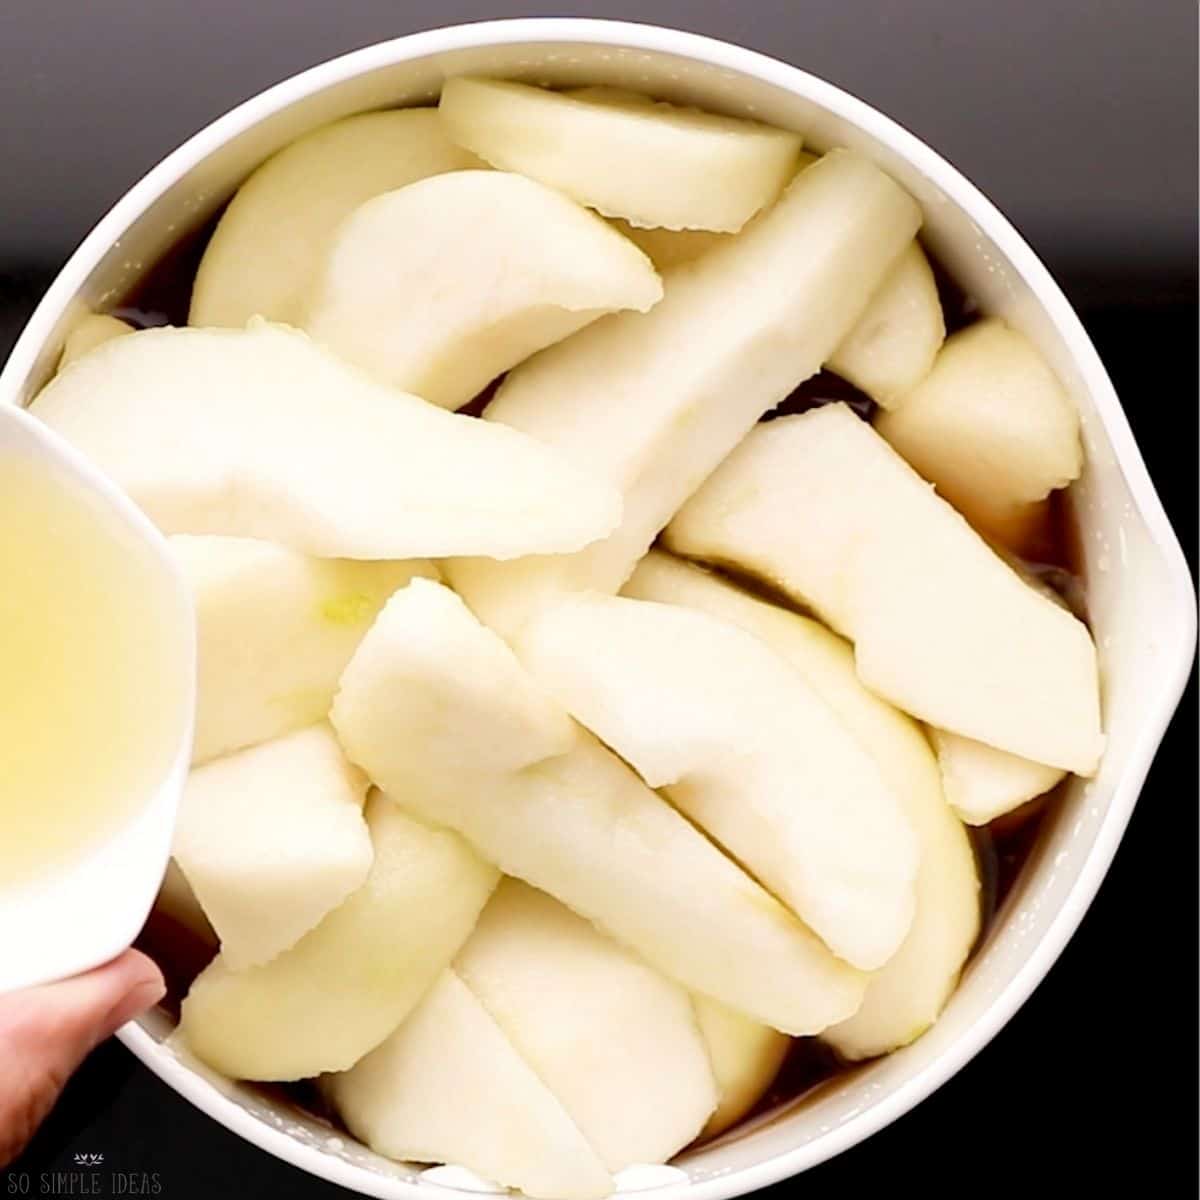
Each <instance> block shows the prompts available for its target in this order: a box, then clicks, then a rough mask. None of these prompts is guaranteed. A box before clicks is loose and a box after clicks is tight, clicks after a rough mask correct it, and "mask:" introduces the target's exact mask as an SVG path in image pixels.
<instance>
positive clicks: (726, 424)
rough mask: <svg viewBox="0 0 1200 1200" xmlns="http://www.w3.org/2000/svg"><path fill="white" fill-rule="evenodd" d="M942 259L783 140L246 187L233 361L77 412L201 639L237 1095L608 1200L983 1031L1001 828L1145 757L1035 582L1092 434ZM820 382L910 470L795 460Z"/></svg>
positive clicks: (187, 809) (588, 107) (314, 163)
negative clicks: (323, 1105) (933, 1041)
mask: <svg viewBox="0 0 1200 1200" xmlns="http://www.w3.org/2000/svg"><path fill="white" fill-rule="evenodd" d="M919 226H920V212H919V209H918V207H917V205H916V204H915V203H914V201H913V200H912V199H911V197H909V196H908V195H907V194H906V193H905V192H904V191H903V190H902V189H901V188H900V187H898V186H897V185H896V184H895V183H894V182H893V181H892V180H891V179H890V178H888V177H887V176H886V175H885V174H884V173H883V172H881V171H880V170H879V169H878V168H877V167H876V166H874V165H873V164H872V163H871V162H869V161H868V160H866V159H865V158H863V157H862V156H860V155H858V154H855V153H851V152H848V151H845V150H831V151H829V152H828V153H826V154H824V155H823V156H821V157H814V156H812V155H809V154H806V153H804V152H803V151H802V149H801V142H800V138H799V137H798V136H797V135H795V134H793V133H790V132H785V131H782V130H778V129H772V128H767V127H765V126H762V125H758V124H754V123H751V122H747V121H742V120H736V119H732V118H728V117H720V116H715V115H711V114H706V113H701V112H697V111H693V110H690V109H683V108H678V107H672V106H669V105H666V104H661V103H654V102H652V101H650V100H647V99H645V98H643V97H637V96H631V95H627V94H624V93H615V92H612V91H608V90H603V89H583V90H581V91H574V92H565V93H562V92H560V93H554V92H548V91H543V90H539V89H536V88H532V87H527V86H524V85H520V84H513V83H501V82H490V81H486V80H471V79H456V80H452V81H450V82H449V83H448V84H447V85H446V88H445V91H444V93H443V96H442V100H441V105H440V108H438V109H429V110H408V111H393V112H377V113H370V114H367V115H363V116H356V117H351V118H349V119H346V120H343V121H340V122H338V123H336V124H333V125H330V126H328V127H327V128H323V129H320V130H318V131H316V132H315V133H312V134H310V135H309V136H307V137H305V138H303V139H301V140H300V141H298V142H296V143H294V144H293V145H291V146H289V147H287V148H286V149H284V150H283V151H281V152H280V153H279V154H277V155H276V156H275V157H274V158H272V159H271V160H270V161H268V162H267V163H266V164H265V165H263V166H262V167H261V168H260V169H259V170H258V171H257V172H256V173H255V174H253V175H252V176H251V177H250V178H249V179H248V180H247V181H246V183H245V184H244V185H243V186H242V188H241V190H240V191H239V192H238V193H237V195H236V196H235V197H234V199H233V201H232V203H231V204H230V206H229V208H228V209H227V211H226V212H225V214H224V216H223V217H222V219H221V222H220V224H219V225H218V227H217V229H216V232H215V234H214V235H213V238H212V241H211V243H210V245H209V247H208V249H207V252H206V254H205V257H204V260H203V262H202V264H201V266H200V269H199V272H198V274H197V277H196V280H195V287H194V292H193V299H192V308H191V314H190V325H189V327H187V328H166V329H154V330H146V331H141V332H136V333H135V332H132V331H130V330H128V328H127V327H125V326H123V325H122V324H121V323H120V322H118V321H115V320H114V319H113V318H111V317H100V316H97V317H93V318H90V319H89V320H87V321H85V322H84V323H82V324H81V325H80V326H79V327H78V328H77V329H76V330H75V331H74V332H73V334H72V336H71V338H70V340H69V342H68V345H67V347H66V350H65V352H64V364H65V365H64V367H63V369H62V370H61V371H60V373H59V374H58V375H57V377H56V378H55V379H54V380H52V381H51V383H50V384H49V385H48V386H47V388H46V389H45V391H44V392H43V393H42V394H41V395H40V396H39V397H38V399H37V400H36V402H35V403H34V405H33V411H34V412H35V413H36V414H37V415H38V416H40V417H41V418H42V419H43V420H45V421H46V422H47V423H49V424H50V425H52V426H54V427H55V428H56V429H58V430H59V431H60V432H61V433H63V434H64V435H65V436H67V437H68V438H69V439H70V440H71V441H73V442H74V443H75V444H76V445H77V446H79V447H80V448H81V449H83V450H84V451H86V452H87V453H88V454H90V455H91V456H92V457H93V458H94V459H95V460H96V461H98V462H99V463H100V464H101V465H102V466H103V467H104V468H105V469H106V470H107V471H108V472H109V473H110V474H111V475H112V476H113V477H114V478H115V479H116V480H118V481H119V482H120V483H121V484H122V485H123V486H124V487H125V488H126V489H127V490H128V492H129V494H130V495H131V496H132V497H133V498H134V499H135V500H136V501H137V502H138V503H139V504H140V505H141V506H142V507H143V508H144V509H145V511H146V512H147V513H149V514H150V516H151V517H152V518H153V519H154V520H155V521H156V522H157V523H158V524H159V526H160V527H161V528H162V529H163V530H164V531H165V532H166V533H167V534H169V535H171V536H170V540H171V544H172V547H173V549H174V552H175V554H176V555H177V556H178V559H179V562H180V564H181V566H182V567H183V569H184V570H185V572H186V574H187V575H188V577H189V578H190V580H191V582H192V584H193V587H194V591H195V598H196V607H197V615H198V622H199V645H200V694H199V719H198V727H197V733H196V743H195V767H194V769H193V771H192V774H191V778H190V781H189V784H188V787H187V793H186V796H185V798H184V802H183V806H182V811H181V815H180V821H179V828H178V835H177V840H176V844H175V848H174V850H175V863H174V864H173V866H172V871H171V872H170V873H169V876H168V880H167V885H166V886H165V888H164V892H163V896H162V899H161V903H162V905H163V907H164V908H166V909H167V910H168V911H169V912H171V913H173V914H174V916H175V917H176V918H177V919H178V920H179V921H180V922H181V923H182V924H185V925H187V926H189V927H190V928H192V929H193V930H194V931H197V932H198V933H199V935H200V936H202V937H207V938H210V939H212V941H213V948H214V950H215V948H216V943H217V942H218V941H219V947H220V949H219V953H216V956H215V957H214V958H213V959H212V961H211V963H210V964H209V965H208V967H207V968H206V969H205V970H204V971H203V972H202V973H201V974H200V975H199V976H198V978H197V979H196V980H195V982H194V984H193V986H192V988H191V990H190V992H189V993H188V995H187V997H186V999H185V1001H184V1003H183V1010H182V1021H181V1029H180V1036H181V1038H182V1039H183V1040H184V1041H185V1042H186V1044H187V1046H188V1047H189V1048H190V1050H191V1051H192V1052H193V1053H194V1054H195V1055H197V1056H198V1057H199V1058H200V1059H202V1060H204V1062H206V1063H207V1064H208V1065H209V1066H211V1067H212V1068H215V1069H216V1070H218V1071H221V1072H224V1073H226V1074H227V1075H229V1076H231V1077H234V1078H239V1079H248V1080H298V1079H304V1078H314V1077H318V1078H320V1080H321V1086H322V1088H323V1089H324V1091H325V1094H326V1095H327V1096H328V1098H329V1100H330V1102H331V1104H332V1105H333V1106H334V1107H335V1108H336V1110H337V1112H338V1113H339V1114H340V1116H341V1118H342V1120H343V1121H344V1122H345V1124H346V1126H347V1127H348V1128H349V1129H350V1130H351V1131H352V1132H353V1133H354V1134H355V1135H356V1136H358V1137H359V1138H361V1139H362V1140H363V1141H364V1142H365V1143H367V1144H368V1145H369V1146H371V1147H373V1148H374V1149H376V1150H377V1151H379V1152H381V1153H382V1154H385V1155H388V1156H391V1157H393V1158H397V1159H403V1160H413V1161H417V1162H424V1163H451V1164H458V1165H461V1166H464V1167H466V1168H469V1169H471V1170H473V1171H475V1172H477V1173H478V1174H480V1175H482V1176H485V1177H487V1178H488V1179H490V1180H493V1181H496V1182H499V1183H501V1184H504V1185H507V1186H511V1187H515V1188H519V1189H521V1190H523V1191H524V1192H526V1193H527V1194H529V1195H531V1196H536V1197H554V1198H560V1200H576V1198H578V1200H588V1198H591V1197H599V1196H603V1195H605V1194H607V1193H608V1192H609V1191H611V1190H612V1189H613V1187H614V1186H615V1185H614V1177H617V1183H618V1184H619V1182H620V1179H619V1174H618V1173H619V1172H621V1171H622V1170H624V1169H626V1168H628V1167H630V1165H631V1164H644V1163H659V1162H664V1161H666V1160H668V1159H669V1158H670V1157H671V1156H672V1155H674V1154H675V1153H677V1152H678V1151H679V1150H680V1149H681V1148H683V1147H685V1146H687V1145H688V1144H690V1143H691V1142H692V1141H694V1140H695V1139H696V1138H697V1137H701V1136H703V1137H710V1136H713V1135H716V1134H719V1133H721V1132H722V1131H724V1130H726V1129H728V1128H729V1127H730V1126H731V1125H733V1124H734V1123H735V1122H737V1121H738V1120H739V1119H740V1118H741V1117H742V1116H743V1115H744V1114H745V1113H746V1112H747V1111H748V1110H749V1109H751V1108H752V1106H753V1105H754V1104H755V1103H756V1101H757V1100H758V1098H759V1097H760V1096H761V1095H762V1093H763V1092H764V1090H765V1089H766V1088H767V1086H768V1085H769V1083H770V1081H771V1079H772V1077H773V1076H774V1074H775V1072H776V1070H777V1069H778V1066H779V1064H780V1062H781V1060H782V1058H783V1056H784V1053H785V1051H786V1049H787V1047H788V1045H789V1038H791V1037H820V1038H823V1039H824V1040H825V1041H826V1042H827V1043H828V1044H829V1045H830V1046H832V1047H833V1048H834V1049H835V1050H836V1051H837V1052H838V1053H839V1054H841V1055H842V1056H844V1057H845V1058H846V1059H850V1060H854V1059H862V1058H867V1057H871V1056H874V1055H878V1054H883V1053H886V1052H887V1051H889V1050H892V1049H894V1048H896V1047H898V1046H902V1045H904V1044H906V1043H907V1042H910V1041H911V1040H912V1039H914V1038H916V1037H918V1036H919V1035H920V1034H921V1033H922V1031H923V1030H925V1029H927V1028H928V1027H929V1026H930V1025H931V1024H932V1023H933V1022H934V1021H935V1020H936V1018H937V1016H938V1013H939V1011H940V1010H941V1008H942V1006H943V1004H944V1003H945V1001H946V999H947V996H948V995H949V994H950V992H951V991H952V990H953V988H954V986H955V982H956V980H957V978H958V975H959V972H960V970H961V968H962V966H963V963H964V962H965V960H966V958H967V955H968V954H969V952H970V949H971V947H972V945H973V943H974V941H975V939H976V937H977V935H978V931H979V926H980V911H979V881H978V877H977V871H976V864H975V860H974V857H973V854H972V848H971V844H970V841H969V838H968V836H967V831H966V828H965V825H964V822H965V823H967V824H984V823H986V822H988V821H990V820H992V819H993V818H995V817H998V816H1000V815H1002V814H1005V813H1010V812H1012V811H1013V810H1016V809H1018V808H1020V807H1021V806H1022V805H1024V804H1025V803H1026V802H1027V801H1029V800H1030V799H1031V798H1033V797H1036V796H1039V795H1041V794H1042V793H1044V792H1046V791H1047V789H1049V788H1051V787H1052V786H1053V785H1054V784H1055V783H1056V782H1057V781H1058V780H1059V779H1060V778H1061V777H1062V776H1063V774H1064V773H1066V772H1075V773H1078V774H1081V775H1087V774H1090V773H1091V772H1093V771H1094V770H1095V768H1096V765H1097V761H1098V759H1099V756H1100V754H1101V751H1102V746H1103V741H1102V735H1101V730H1100V720H1099V699H1098V684H1097V668H1096V658H1095V651H1094V647H1093V645H1092V641H1091V639H1090V637H1089V635H1088V631H1087V629H1086V628H1085V627H1084V625H1083V624H1082V623H1081V622H1080V621H1079V620H1077V619H1076V617H1075V616H1073V615H1072V614H1071V613H1070V612H1069V611H1067V610H1066V609H1065V608H1064V607H1063V606H1062V605H1061V604H1060V603H1059V602H1058V601H1057V599H1056V597H1055V596H1054V595H1053V594H1050V593H1048V592H1046V591H1045V590H1044V589H1042V588H1041V587H1039V585H1038V584H1037V582H1036V581H1035V580H1034V579H1032V578H1031V577H1027V576H1026V575H1024V574H1023V573H1022V569H1021V566H1020V562H1019V560H1018V559H1017V558H1015V557H1014V556H1013V555H1014V552H1019V551H1020V549H1021V547H1022V544H1023V539H1025V538H1026V537H1027V536H1028V533H1029V531H1030V530H1031V529H1034V528H1036V527H1037V525H1038V523H1039V522H1040V521H1041V520H1042V519H1043V518H1044V516H1045V512H1046V506H1047V497H1048V496H1049V494H1050V493H1051V492H1052V491H1053V490H1054V489H1057V488H1062V487H1065V486H1066V485H1068V484H1069V483H1070V482H1071V480H1073V479H1074V478H1076V477H1077V476H1078V474H1079V472H1080V469H1081V465H1082V461H1081V460H1082V455H1081V447H1080V433H1079V420H1078V416H1077V414H1076V412H1075V410H1074V408H1073V406H1072V404H1071V403H1070V401H1069V399H1068V398H1067V396H1066V395H1065V394H1064V392H1063V389H1062V388H1061V386H1060V385H1059V383H1058V381H1057V380H1056V379H1055V377H1054V375H1053V374H1052V373H1051V372H1050V370H1049V369H1048V368H1047V367H1046V365H1045V364H1044V363H1043V361H1042V360H1041V358H1040V356H1039V354H1038V353H1037V351H1036V350H1035V349H1034V348H1033V347H1032V346H1031V345H1030V344H1029V342H1028V341H1027V340H1026V339H1025V338H1024V337H1023V336H1021V335H1020V334H1019V333H1017V332H1015V331H1013V330H1012V329H1009V328H1007V327H1006V326H1005V325H1003V324H1002V323H1000V322H998V321H996V320H982V321H980V322H978V323H977V324H975V325H973V326H971V327H969V328H967V329H965V330H964V331H962V332H961V333H958V334H956V335H954V336H953V337H951V338H949V339H948V340H947V339H946V338H945V328H944V323H943V317H942V312H941V309H940V306H939V301H938V294H937V290H936V288H935V286H934V280H933V276H932V274H931V272H930V268H929V264H928V263H927V261H926V259H925V256H924V254H923V253H922V250H921V248H920V245H919V243H918V242H917V241H916V240H915V237H916V234H917V232H918V228H919ZM117 335H120V336H117ZM943 343H944V344H943ZM823 366H828V367H829V368H831V369H833V370H835V371H837V372H838V373H839V374H841V375H843V376H844V377H846V378H847V379H849V380H851V381H853V382H854V383H855V384H856V385H857V386H858V387H859V388H861V389H863V390H864V391H866V392H867V393H869V394H870V396H871V397H872V398H873V399H874V400H875V401H876V403H877V406H878V418H877V420H876V421H875V424H874V426H872V425H870V424H868V423H866V422H864V421H862V420H860V419H859V418H858V417H856V416H855V415H853V414H852V413H851V412H850V411H849V410H848V409H847V408H846V407H845V406H843V405H836V404H835V405H828V406H825V407H822V408H819V409H816V410H813V411H810V412H807V413H804V414H802V415H797V416H788V417H782V418H779V419H777V420H774V421H771V422H769V423H760V421H761V419H762V418H763V417H764V415H766V414H768V413H769V412H770V411H771V410H772V409H773V408H774V407H775V406H777V405H778V404H779V403H780V401H782V400H783V399H784V398H785V397H786V396H787V395H788V394H789V393H790V392H791V391H792V390H793V389H794V388H795V387H796V386H797V384H798V383H800V382H801V381H802V380H804V379H806V378H807V377H809V376H811V375H813V374H814V373H815V372H817V371H818V370H819V369H821V368H822V367H823ZM506 372H507V374H505V373H506ZM501 375H504V379H503V382H502V384H501V385H500V387H499V390H498V391H497V392H496V394H495V396H494V398H493V399H491V401H490V403H488V404H487V407H486V409H485V410H484V412H483V419H482V420H480V419H478V418H476V417H474V416H468V415H464V414H461V413H458V412H456V411H455V410H457V409H459V408H462V407H463V406H465V405H466V404H468V402H470V401H471V400H472V399H473V398H474V397H475V396H476V394H477V393H478V392H479V391H480V389H481V388H484V387H485V386H486V385H488V384H490V383H491V382H492V381H493V380H495V379H496V378H497V377H498V376H501ZM931 485H933V486H931ZM656 542H657V546H658V548H655V549H652V546H653V545H655V544H656ZM702 564H709V565H711V564H716V565H719V566H721V567H724V568H727V569H728V570H729V572H730V573H731V574H732V575H734V576H740V577H743V578H746V577H756V578H758V579H760V580H765V581H767V582H768V583H769V584H770V586H771V589H772V593H773V594H774V595H776V596H779V597H786V599H787V600H789V601H791V602H793V604H794V606H795V607H784V606H782V605H776V604H773V603H768V602H767V601H765V600H763V599H761V598H759V596H758V594H752V593H751V592H748V591H745V590H743V589H742V588H741V587H739V586H737V585H736V584H735V583H733V582H730V575H728V574H727V575H721V574H716V573H713V572H712V571H711V570H710V569H709V566H706V565H702ZM801 610H803V612H805V613H807V614H810V615H801Z"/></svg>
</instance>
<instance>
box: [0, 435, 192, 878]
mask: <svg viewBox="0 0 1200 1200" xmlns="http://www.w3.org/2000/svg"><path fill="white" fill-rule="evenodd" d="M169 587H170V583H169V580H168V579H167V578H166V577H164V573H163V570H162V567H161V564H159V563H158V562H157V561H156V559H155V557H154V553H153V550H152V548H151V547H150V546H149V545H147V544H145V542H144V541H143V539H142V538H140V537H139V535H138V533H137V531H136V530H135V529H133V528H132V527H130V526H128V525H126V524H125V523H124V522H122V521H121V520H120V519H119V517H118V516H117V515H116V514H115V513H113V512H112V511H111V507H110V505H108V504H106V503H105V501H104V500H103V499H102V498H101V497H100V496H99V495H98V494H97V493H95V492H93V491H92V490H90V489H89V488H88V487H87V486H86V485H85V484H84V483H82V482H81V481H79V480H77V479H75V478H74V477H73V476H72V475H71V474H70V473H69V472H68V471H67V470H66V469H65V467H63V466H61V465H59V464H57V463H55V462H53V461H48V460H47V458H46V457H43V456H41V455H37V454H34V453H32V452H29V451H26V450H24V449H22V447H21V446H20V445H17V446H15V447H6V446H3V445H0V685H2V686H0V890H3V889H7V888H9V887H12V886H14V885H21V884H25V883H28V882H30V881H31V880H35V879H37V878H39V877H41V876H44V875H47V874H49V873H51V872H54V873H57V872H58V871H60V870H62V869H64V868H67V867H69V866H70V865H71V864H72V863H73V862H75V861H77V860H78V859H79V858H80V857H81V856H83V855H85V854H86V853H87V852H88V851H89V850H90V849H92V848H93V847H95V846H97V845H99V844H100V843H101V842H102V841H103V840H104V839H105V838H106V837H107V836H109V835H111V834H113V833H114V832H116V831H117V830H119V829H120V828H121V827H122V825H123V824H124V823H125V822H127V821H129V820H130V819H131V818H132V817H133V816H134V815H135V814H136V813H137V812H138V811H139V809H140V808H141V807H142V806H143V805H145V804H147V803H148V802H149V801H150V799H151V798H152V796H153V794H154V791H155V789H156V787H157V785H158V784H159V783H160V781H161V780H162V778H163V776H164V775H165V774H166V772H167V771H168V769H169V767H170V765H171V762H172V760H173V758H174V757H175V755H176V754H177V753H178V750H179V746H178V740H179V730H180V728H181V713H182V711H183V707H184V705H185V704H186V696H185V694H184V690H185V689H184V686H183V683H184V681H185V680H186V678H187V671H186V664H185V663H184V661H183V658H182V655H183V653H184V647H183V646H181V644H180V638H179V636H178V616H177V614H178V605H177V603H176V602H175V601H174V598H173V597H172V596H171V595H170V594H169Z"/></svg>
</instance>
